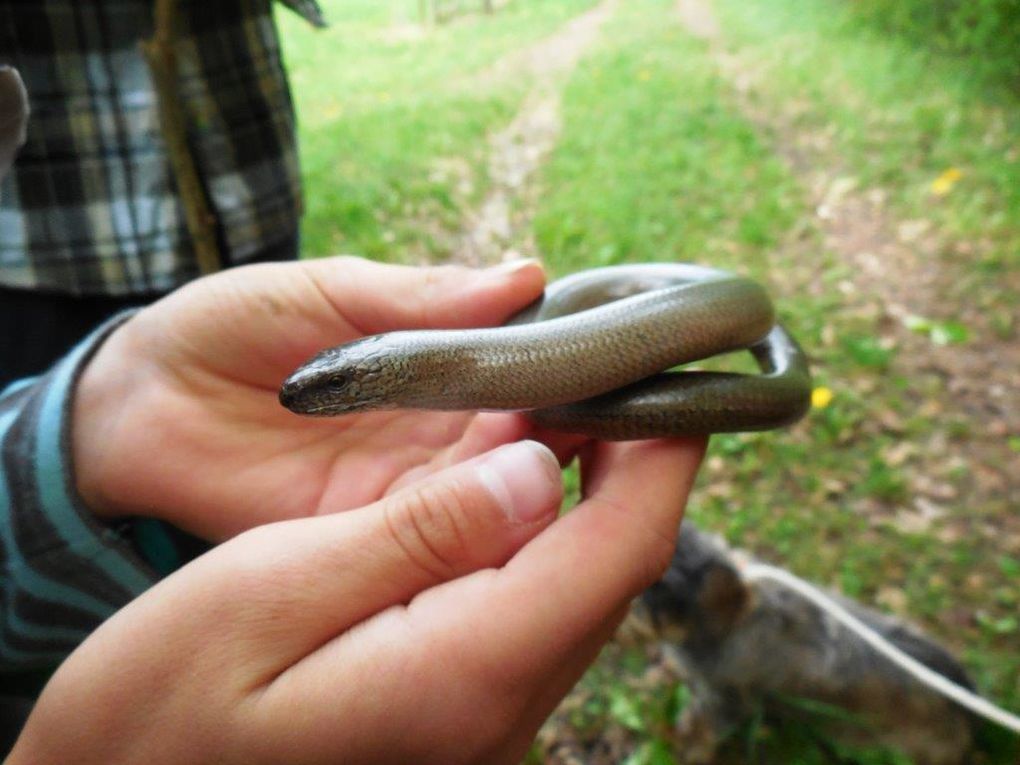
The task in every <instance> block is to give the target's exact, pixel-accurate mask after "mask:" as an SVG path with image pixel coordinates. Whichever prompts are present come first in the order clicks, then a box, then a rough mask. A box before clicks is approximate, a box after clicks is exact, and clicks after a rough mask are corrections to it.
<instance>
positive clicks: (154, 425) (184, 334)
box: [72, 258, 578, 541]
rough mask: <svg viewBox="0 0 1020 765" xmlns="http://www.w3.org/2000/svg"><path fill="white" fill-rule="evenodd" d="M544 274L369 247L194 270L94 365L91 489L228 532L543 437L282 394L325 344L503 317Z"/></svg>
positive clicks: (462, 416)
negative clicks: (336, 408) (407, 262)
mask: <svg viewBox="0 0 1020 765" xmlns="http://www.w3.org/2000/svg"><path fill="white" fill-rule="evenodd" d="M544 282H545V278H544V275H543V273H542V269H541V267H540V266H539V265H538V264H536V263H533V262H530V261H528V262H523V263H518V264H509V265H508V266H504V267H502V268H501V269H500V268H496V269H488V270H485V271H481V270H473V269H467V268H457V267H450V266H447V267H440V268H410V267H404V266H391V265H382V264H377V263H372V262H369V261H365V260H360V259H357V258H330V259H326V260H317V261H308V262H301V263H289V264H273V265H260V266H250V267H247V268H239V269H234V270H232V271H228V272H225V273H222V274H217V275H216V276H213V277H209V278H206V279H201V280H199V281H197V282H194V283H192V284H190V285H188V286H187V287H185V288H183V289H181V290H178V291H177V292H175V293H174V294H172V295H170V296H169V297H167V298H165V299H163V300H161V301H159V302H158V303H156V304H154V305H152V306H150V307H149V308H146V309H145V310H143V311H141V312H140V313H139V314H137V315H136V316H135V317H134V318H132V319H131V320H130V321H129V322H127V323H126V324H125V325H124V326H123V327H121V328H120V329H118V330H117V331H116V332H115V333H114V334H113V335H112V336H111V337H110V338H109V339H108V340H107V341H106V342H105V343H104V344H103V346H102V347H101V348H100V349H99V351H98V353H97V354H96V356H95V358H94V359H92V361H91V362H90V363H89V365H88V367H87V368H86V370H85V372H84V374H83V376H82V379H81V382H80V383H79V386H78V392H77V395H76V400H75V409H74V419H73V423H74V424H73V430H72V433H73V446H74V459H75V469H76V476H77V480H78V486H79V490H80V492H81V494H82V496H83V497H84V499H85V501H86V504H88V505H89V506H90V507H91V508H92V509H93V510H94V511H95V512H97V513H98V514H100V515H103V516H116V515H146V516H151V517H156V518H160V519H161V520H165V521H168V522H169V523H172V524H174V525H175V526H178V527H180V528H183V529H186V530H188V531H190V532H192V533H195V534H198V535H200V536H202V537H205V538H206V539H209V540H212V541H219V540H222V539H226V538H229V537H231V536H233V535H234V534H237V533H239V532H241V531H243V530H245V529H248V528H251V527H254V526H257V525H260V524H263V523H268V522H272V521H277V520H282V519H285V518H296V517H301V516H307V515H313V514H317V513H322V512H327V511H328V512H337V511H340V510H347V509H350V508H355V507H360V506H362V505H365V504H368V503H369V502H373V501H375V500H377V499H379V498H380V497H382V496H384V495H385V494H386V493H387V492H389V491H393V490H394V489H395V488H398V487H399V486H401V485H404V484H406V483H407V482H408V481H411V480H414V479H417V478H420V477H422V476H424V475H427V474H428V473H429V472H431V471H433V470H436V469H438V468H440V467H442V466H444V465H448V464H453V463H455V462H458V461H461V460H463V459H467V458H469V457H471V456H473V455H475V454H479V453H481V452H483V451H486V450H488V449H491V448H493V447H494V446H496V445H498V444H501V443H507V442H510V441H515V440H518V439H520V438H522V437H525V436H527V435H529V433H531V427H530V426H529V424H528V423H527V421H526V420H525V419H524V418H523V417H521V416H518V415H495V414H487V415H475V414H473V413H464V412H379V413H370V414H362V415H355V416H351V417H345V418H340V419H329V420H324V419H309V418H302V417H299V416H296V415H294V414H291V413H290V412H288V411H286V410H284V409H283V408H282V407H281V406H280V405H279V403H278V402H277V390H278V388H279V385H280V383H281V381H282V380H283V379H284V378H285V377H286V376H287V375H288V374H289V373H290V372H292V371H293V370H294V368H295V367H297V366H298V365H299V364H300V363H301V362H303V361H305V360H306V359H307V358H308V357H309V356H311V355H312V354H314V353H315V352H317V351H319V350H321V349H322V348H324V347H327V346H332V345H337V344H340V343H343V342H346V341H349V340H353V339H356V338H358V337H361V336H362V335H367V334H374V333H377V332H386V331H390V330H396V329H405V328H412V327H413V328H439V327H471V326H486V325H494V324H499V323H501V322H503V321H504V320H505V319H506V318H507V317H508V316H510V315H511V314H513V313H514V312H515V311H516V310H518V309H520V308H522V307H523V306H525V305H527V304H528V303H529V302H531V301H532V300H533V299H535V298H536V297H538V295H539V294H541V291H542V289H543V286H544ZM545 440H551V441H552V442H553V443H554V444H555V443H557V442H558V443H559V444H562V445H566V444H569V443H578V439H576V438H574V439H572V438H565V437H562V436H561V437H559V438H558V439H557V438H556V437H550V438H549V439H545Z"/></svg>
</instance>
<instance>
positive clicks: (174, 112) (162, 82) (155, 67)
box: [141, 0, 223, 274]
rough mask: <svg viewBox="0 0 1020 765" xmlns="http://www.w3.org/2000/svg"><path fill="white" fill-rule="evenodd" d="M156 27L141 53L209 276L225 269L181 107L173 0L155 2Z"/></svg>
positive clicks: (197, 247)
mask: <svg viewBox="0 0 1020 765" xmlns="http://www.w3.org/2000/svg"><path fill="white" fill-rule="evenodd" d="M155 20H156V26H155V31H154V33H153V36H152V39H151V40H143V41H142V43H141V46H142V53H143V54H144V55H145V58H146V60H147V61H148V63H149V69H150V70H151V71H152V80H153V84H154V85H155V86H156V99H157V102H158V104H159V115H160V126H161V128H162V131H163V140H164V141H165V142H166V147H167V151H168V152H169V155H170V165H171V168H172V170H173V174H174V178H175V179H176V181H177V192H178V194H179V195H180V198H181V204H182V205H183V206H184V217H185V220H186V222H187V225H188V233H189V234H191V239H192V243H193V244H194V246H195V256H196V258H197V259H198V268H199V271H201V273H203V274H210V273H213V272H214V271H219V270H220V269H221V268H222V267H223V261H222V259H221V257H220V251H219V245H218V244H217V241H216V215H215V214H214V213H213V211H212V208H211V207H210V205H209V200H208V199H207V198H206V195H205V189H204V188H203V187H202V181H201V179H200V177H199V174H198V168H197V167H196V166H195V158H194V157H193V156H192V154H191V150H190V148H189V146H188V129H187V119H186V117H185V116H184V107H183V105H182V104H181V96H180V90H179V88H178V81H177V51H176V49H175V47H174V43H175V41H176V28H177V27H176V25H177V6H176V3H175V1H174V0H156V8H155Z"/></svg>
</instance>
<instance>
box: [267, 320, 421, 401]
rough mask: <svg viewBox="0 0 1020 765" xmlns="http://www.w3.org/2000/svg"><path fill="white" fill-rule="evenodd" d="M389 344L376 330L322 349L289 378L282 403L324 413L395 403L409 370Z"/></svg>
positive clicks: (285, 384)
mask: <svg viewBox="0 0 1020 765" xmlns="http://www.w3.org/2000/svg"><path fill="white" fill-rule="evenodd" d="M387 345H388V344H387V342H386V338H385V337H383V336H379V335H376V336H373V337H366V338H363V339H361V340H356V341H354V342H353V343H347V344H346V345H340V346H337V347H335V348H329V349H327V350H325V351H322V352H321V353H319V354H318V355H316V356H315V357H313V358H312V359H310V360H309V361H307V362H306V363H305V364H303V365H302V366H300V367H299V368H298V369H297V370H295V372H294V373H293V374H292V375H291V376H290V377H288V378H287V379H286V380H285V381H284V383H283V385H282V386H281V387H280V403H281V404H282V405H283V406H284V407H286V408H287V409H289V410H290V411H292V412H295V413H297V414H306V415H313V416H321V417H326V416H332V415H338V414H349V413H352V412H361V411H368V410H372V409H388V408H392V406H393V404H392V400H393V398H394V392H395V391H398V390H399V389H400V388H401V387H403V383H404V375H403V374H402V366H401V365H400V364H399V363H394V360H393V358H392V356H391V355H390V354H389V353H387Z"/></svg>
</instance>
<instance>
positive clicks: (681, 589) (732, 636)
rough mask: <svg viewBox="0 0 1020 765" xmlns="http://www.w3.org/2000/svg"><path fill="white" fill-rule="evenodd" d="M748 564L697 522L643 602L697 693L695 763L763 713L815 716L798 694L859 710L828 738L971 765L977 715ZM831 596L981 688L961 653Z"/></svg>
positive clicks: (686, 717) (686, 715) (643, 616)
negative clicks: (749, 573) (748, 572)
mask: <svg viewBox="0 0 1020 765" xmlns="http://www.w3.org/2000/svg"><path fill="white" fill-rule="evenodd" d="M741 561H742V559H741V556H740V555H739V554H738V553H735V552H733V551H731V550H730V549H729V548H727V547H726V546H725V544H724V543H722V542H721V541H720V540H718V539H716V538H714V537H712V536H709V535H708V534H705V533H703V532H701V531H699V530H698V529H697V528H695V527H693V526H692V525H691V524H690V523H689V522H685V523H684V526H683V531H682V533H681V534H680V537H679V541H678V545H677V550H676V554H675V555H674V557H673V562H672V564H671V566H670V568H669V570H668V571H667V572H666V574H665V576H664V577H663V578H662V580H660V581H659V582H658V583H657V584H655V585H653V586H652V587H651V588H649V589H648V590H647V591H646V592H645V593H644V595H643V596H642V597H641V598H640V599H639V600H638V601H637V603H636V605H635V616H636V617H637V619H638V621H639V623H644V624H645V625H648V624H649V623H650V626H651V629H652V632H653V634H654V635H655V636H656V637H658V638H659V639H661V640H664V641H667V646H668V648H667V650H670V652H671V653H673V655H674V657H675V658H676V659H677V660H678V662H679V664H680V667H681V672H682V674H683V676H684V680H685V681H686V683H687V685H688V686H689V688H690V691H691V700H690V703H689V704H688V706H687V707H686V709H685V710H684V712H683V714H682V716H681V718H680V721H679V722H678V724H677V734H678V739H679V741H678V745H679V746H678V749H679V750H680V751H679V754H680V755H681V757H683V758H684V759H685V761H686V762H688V763H707V762H711V761H712V758H713V757H714V754H715V751H716V749H717V747H718V744H719V743H720V742H721V739H722V737H723V735H724V734H725V733H726V731H727V730H729V729H732V728H733V727H734V726H735V725H738V724H740V723H742V722H745V721H748V720H750V719H752V718H753V716H754V715H755V714H756V713H764V714H765V716H766V718H769V719H776V720H780V719H784V718H785V719H786V720H788V721H794V722H797V721H799V722H803V720H804V711H803V709H804V706H805V705H804V704H798V703H796V702H797V701H798V700H800V701H806V702H808V704H807V705H808V706H810V704H811V703H814V704H815V705H825V706H826V708H839V709H841V710H845V712H846V713H848V714H845V716H844V715H842V714H840V715H829V716H828V719H826V720H825V721H823V723H822V725H823V727H822V730H823V731H824V732H823V738H824V739H825V740H826V741H839V742H842V743H844V744H849V745H853V746H863V745H868V746H876V745H877V746H884V747H891V748H894V749H898V750H899V751H901V752H902V753H903V754H905V755H907V756H909V757H911V758H912V760H913V761H914V762H916V763H918V765H959V764H960V763H963V762H965V758H966V757H967V755H968V752H969V751H970V749H971V746H972V736H973V723H972V718H971V716H970V714H969V713H967V712H966V711H964V710H963V709H961V708H960V707H958V706H957V705H955V704H954V703H953V702H951V701H949V700H948V699H946V698H944V697H943V696H942V695H940V694H939V693H937V692H936V691H934V690H932V689H930V688H929V687H927V686H926V685H923V684H922V683H920V682H919V681H917V680H915V679H914V678H913V677H912V676H910V675H908V674H907V673H906V671H905V670H903V669H901V668H900V667H898V666H896V665H895V664H893V663H892V662H891V661H889V660H888V659H886V658H885V657H883V656H881V655H879V654H878V653H876V651H875V650H874V649H872V648H871V647H870V646H868V645H867V644H866V643H865V642H864V641H863V640H862V639H861V638H860V637H859V636H858V635H856V634H855V633H853V632H851V631H850V630H848V629H847V628H845V627H844V626H842V625H841V624H840V623H838V622H837V621H836V620H835V619H834V618H833V617H832V615H831V614H829V613H827V612H825V611H824V610H823V609H821V608H819V607H818V606H816V605H814V604H812V603H811V602H809V601H808V600H806V599H805V598H804V597H803V596H801V595H798V594H797V593H795V592H793V591H791V590H790V589H789V587H784V586H783V585H782V584H779V583H774V582H772V581H769V580H767V579H766V580H756V579H753V578H749V577H746V576H744V575H743V574H742V572H741V568H742V565H743V564H742V562H741ZM831 597H832V599H833V600H835V601H837V602H838V603H839V604H840V605H841V606H842V607H843V608H844V609H846V610H848V611H850V613H851V614H853V615H854V616H855V617H857V618H858V619H859V620H861V621H862V622H864V623H865V624H867V625H868V626H869V627H871V629H873V630H874V631H876V632H878V633H879V634H880V635H882V636H883V637H884V638H885V639H886V640H888V641H889V642H891V643H892V644H894V645H895V646H897V647H898V648H900V650H902V651H904V652H906V653H907V654H909V655H910V656H912V657H913V658H915V659H917V660H918V661H920V662H921V663H923V664H925V665H926V666H928V667H929V668H930V669H932V670H934V671H936V672H938V673H939V674H941V675H944V676H945V677H947V678H949V679H950V680H952V681H953V682H955V683H957V684H959V685H963V686H964V687H967V688H970V687H971V683H970V681H969V679H968V678H967V675H966V673H965V672H964V670H963V668H962V667H961V666H960V665H959V664H958V663H957V662H956V660H955V659H953V657H952V656H950V655H949V653H947V652H946V651H945V650H943V649H942V648H941V647H939V646H938V645H936V644H935V643H933V642H932V641H931V640H929V639H928V638H926V637H924V636H923V635H921V634H920V633H919V632H917V631H916V630H914V629H912V628H910V627H908V626H906V625H904V624H902V623H901V622H899V621H897V620H895V619H893V618H891V617H888V616H885V615H883V614H879V613H876V612H874V611H871V610H869V609H866V608H864V607H862V606H860V605H858V604H856V603H852V602H850V601H847V600H846V599H845V598H841V597H839V596H836V595H832V596H831ZM823 743H824V742H823Z"/></svg>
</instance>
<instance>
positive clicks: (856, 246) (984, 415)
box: [676, 0, 1020, 553]
mask: <svg viewBox="0 0 1020 765" xmlns="http://www.w3.org/2000/svg"><path fill="white" fill-rule="evenodd" d="M676 8H677V13H678V15H679V18H680V20H681V22H682V23H683V24H684V25H685V27H686V28H687V30H688V31H689V32H690V33H691V34H692V35H694V36H695V37H698V38H700V39H703V40H706V41H707V42H708V44H709V48H710V55H711V56H712V57H713V59H714V60H715V61H716V63H717V65H718V67H719V70H720V72H721V73H722V74H723V76H724V77H725V78H726V79H728V80H729V81H730V83H731V85H732V86H733V92H734V94H735V99H736V104H737V106H738V108H739V109H740V110H741V111H742V112H743V114H744V116H745V117H746V118H747V119H748V120H749V121H750V122H751V123H752V124H754V125H755V126H756V127H757V128H758V129H759V131H760V132H761V134H762V135H763V136H765V137H766V140H767V141H768V142H769V143H770V145H771V147H772V149H773V151H775V153H776V154H777V155H778V156H779V157H780V158H781V160H782V161H783V162H784V163H785V165H786V166H787V168H788V170H789V171H790V172H791V174H792V175H793V176H794V177H795V178H796V179H798V181H799V183H800V186H801V187H802V188H803V190H804V195H805V198H806V200H807V202H808V205H809V207H808V209H806V210H805V214H804V216H803V220H802V221H801V222H800V223H799V224H798V225H797V226H795V227H794V229H793V231H792V232H791V234H790V236H788V238H787V241H786V242H785V243H784V244H783V246H782V248H781V249H782V252H781V255H782V257H784V258H786V259H788V260H792V261H799V263H800V264H802V265H803V266H804V267H803V268H799V269H797V271H799V272H800V276H798V275H797V274H791V276H792V277H793V278H792V279H791V280H790V281H788V282H787V283H785V284H783V283H780V284H777V286H778V287H779V289H780V290H783V291H785V292H786V294H787V295H788V296H789V298H790V299H794V298H795V297H796V295H797V294H804V293H805V292H807V293H808V294H810V293H811V292H813V291H815V290H818V289H820V287H819V286H818V281H817V280H815V279H813V278H812V277H813V276H814V275H815V273H814V271H813V270H812V269H811V268H809V267H808V264H809V263H811V262H812V261H818V259H819V258H818V254H819V248H821V250H822V251H824V252H826V253H829V254H831V256H833V257H834V258H835V261H836V264H837V265H841V266H843V267H845V268H846V271H847V273H848V274H849V278H848V279H847V280H845V281H844V282H843V283H842V284H841V285H840V288H841V291H842V293H843V297H844V301H845V305H846V311H847V314H848V315H857V316H860V317H863V318H867V319H869V320H873V321H874V322H875V323H876V325H877V326H878V328H879V333H880V337H879V338H878V339H879V342H880V343H882V344H883V345H884V346H887V347H890V348H896V349H897V354H896V356H895V360H894V362H893V364H894V369H895V372H896V373H897V374H899V375H902V376H904V377H906V378H908V379H910V380H912V381H914V384H915V385H916V388H917V390H919V391H920V390H924V392H925V396H924V401H923V402H922V403H921V406H922V409H923V411H922V413H923V414H924V415H926V416H928V417H929V418H931V419H932V420H933V421H935V422H941V423H945V424H944V425H941V424H940V425H939V427H938V428H937V429H936V432H935V436H934V437H933V439H932V440H931V442H930V443H927V444H906V445H905V447H904V450H905V451H904V453H905V454H906V458H908V459H910V460H912V461H913V462H914V470H912V471H911V474H912V476H913V478H912V481H911V483H912V485H911V490H912V495H913V508H911V509H910V510H908V511H907V512H906V514H905V515H904V517H902V518H901V519H900V520H902V521H903V523H904V524H906V525H908V526H909V525H911V524H915V525H920V526H927V524H928V522H929V521H931V520H932V519H933V518H941V517H944V516H946V514H947V510H948V507H949V505H954V506H957V507H961V508H967V507H968V506H969V505H974V506H983V507H989V506H991V507H995V506H999V507H1003V508H1008V507H1009V506H1014V507H1015V506H1016V505H1018V504H1020V479H1018V477H1017V476H1016V475H1014V474H1013V473H1015V471H1013V473H1011V472H1010V469H1009V465H1010V464H1012V463H1013V462H1014V460H1015V456H1016V455H1015V454H1012V453H1011V451H1010V449H1009V447H1008V446H1007V443H1006V436H1007V434H1009V433H1017V432H1020V396H1017V393H1016V386H1017V377H1016V375H1017V370H1018V369H1020V346H1018V345H1017V344H1016V343H1010V342H1008V341H1004V340H998V339H996V337H995V334H994V332H993V331H992V329H991V328H990V327H989V326H988V324H987V321H986V317H985V316H983V315H982V313H981V311H980V308H979V307H978V306H976V305H975V304H974V302H973V301H971V300H969V297H970V296H969V295H968V294H967V289H966V285H967V284H968V280H967V273H966V270H967V264H968V263H969V262H970V259H968V258H966V257H954V256H964V255H966V252H967V247H968V246H969V245H968V243H966V242H954V241H952V240H951V239H950V238H949V237H948V236H946V235H945V234H944V233H942V232H940V231H938V230H937V228H936V227H935V226H934V225H933V224H932V223H931V222H929V221H926V220H904V219H901V218H899V217H897V216H896V215H895V214H894V213H893V212H892V211H891V210H890V208H889V205H888V203H887V200H888V196H889V195H888V193H887V192H886V191H885V190H883V189H880V188H860V187H859V185H858V182H857V179H856V178H855V177H854V176H853V174H852V171H851V169H850V168H849V167H848V163H847V162H846V161H845V160H843V159H842V158H841V157H840V156H839V155H838V153H837V152H836V150H835V149H834V148H833V146H832V140H831V139H830V138H829V137H828V136H827V135H825V134H824V133H822V132H819V131H812V130H811V129H808V128H804V127H802V124H803V121H802V120H801V121H800V123H799V124H798V121H797V120H796V116H797V115H795V114H791V113H790V112H789V110H784V108H783V106H782V105H775V104H773V103H770V102H769V101H768V99H764V98H756V97H755V91H756V83H757V78H758V77H760V76H761V74H760V72H759V71H756V70H755V69H754V68H752V67H750V66H748V65H747V64H746V63H745V62H743V61H741V59H740V56H739V53H732V52H728V51H727V50H725V49H724V47H723V45H722V43H721V40H720V28H719V24H718V22H717V21H716V18H715V15H714V13H713V10H712V6H711V3H710V0H679V2H678V3H677V6H676ZM830 262H831V261H830ZM1016 276H1017V275H1015V274H1014V275H1013V277H1012V278H1016ZM784 278H785V275H784ZM1014 286H1015V288H1016V289H1017V290H1018V291H1020V284H1016V285H1014ZM915 317H926V318H931V319H940V318H952V317H956V318H959V319H960V320H961V321H962V322H963V323H964V324H965V325H966V326H968V327H971V328H972V329H973V330H974V332H973V335H974V336H973V337H972V338H971V339H970V340H968V341H967V342H966V343H964V344H962V345H945V346H940V345H938V344H936V343H933V342H932V341H931V339H930V338H929V337H927V336H925V335H922V334H918V333H917V332H915V331H912V330H911V329H910V328H909V327H908V325H909V324H910V323H911V322H912V321H913V320H914V319H915ZM961 422H963V423H965V424H966V433H967V435H966V437H965V438H960V437H959V436H958V435H954V434H953V433H952V432H950V431H951V429H952V428H955V429H956V430H959V423H961ZM954 423H955V424H954ZM885 427H886V428H887V429H888V430H891V431H892V432H895V431H896V428H897V423H896V422H895V421H891V422H889V423H885ZM961 466H965V467H966V475H965V476H963V477H961V476H960V474H961ZM950 476H953V478H952V479H951V478H950ZM915 530H916V529H915ZM976 530H977V531H979V532H980V533H982V534H983V535H985V536H987V537H988V538H989V539H994V540H995V541H996V546H997V547H998V548H999V549H1001V550H1003V551H1004V552H1013V553H1016V552H1020V523H1018V522H1017V519H1016V518H1015V516H1014V515H1011V514H1008V513H1006V514H1004V516H1003V517H1002V518H1001V519H998V520H997V522H996V524H995V526H994V527H992V526H990V525H988V524H984V527H983V528H980V529H976ZM973 531H975V529H973V528H965V529H964V528H958V529H957V533H971V532H973ZM1003 532H1007V533H1006V534H1005V536H1003Z"/></svg>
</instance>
